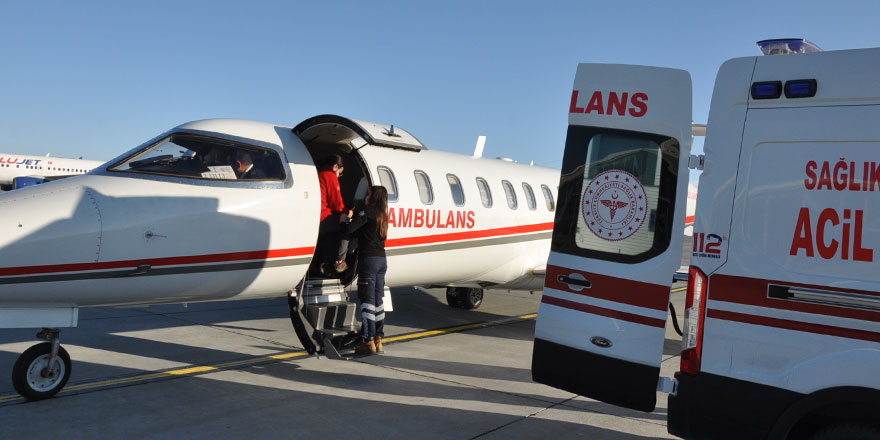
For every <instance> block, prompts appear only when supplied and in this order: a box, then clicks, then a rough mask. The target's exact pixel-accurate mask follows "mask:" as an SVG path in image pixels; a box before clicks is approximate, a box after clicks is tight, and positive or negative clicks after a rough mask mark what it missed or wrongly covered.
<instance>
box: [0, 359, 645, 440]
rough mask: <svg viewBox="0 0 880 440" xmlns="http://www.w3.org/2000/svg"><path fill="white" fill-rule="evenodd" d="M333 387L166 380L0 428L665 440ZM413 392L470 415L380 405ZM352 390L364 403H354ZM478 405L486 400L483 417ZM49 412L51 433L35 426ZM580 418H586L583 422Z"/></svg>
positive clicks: (27, 407) (10, 416)
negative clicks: (315, 389)
mask: <svg viewBox="0 0 880 440" xmlns="http://www.w3.org/2000/svg"><path fill="white" fill-rule="evenodd" d="M262 369H263V370H280V371H269V372H267V374H268V375H271V376H275V377H284V376H289V380H291V381H298V380H300V377H298V376H301V373H302V372H301V371H299V370H297V371H294V370H292V369H291V368H290V365H288V364H272V365H266V366H264V367H263V368H262ZM250 370H253V369H249V370H248V371H250ZM313 374H318V372H313ZM232 379H236V378H232ZM324 379H325V380H326V379H328V377H327V376H324ZM330 379H332V381H325V382H324V383H323V385H325V386H328V387H329V389H328V391H325V392H312V391H294V390H288V389H279V388H275V387H271V386H265V385H255V384H244V383H240V382H233V381H230V380H215V379H211V378H207V377H197V378H192V379H189V380H185V381H183V382H184V383H180V382H179V381H168V382H164V383H159V384H153V385H152V387H153V389H152V390H150V392H146V393H138V392H137V390H136V388H121V389H116V390H111V391H105V392H101V394H100V399H101V407H102V408H105V409H104V410H99V411H96V406H95V405H96V404H95V403H94V402H93V400H94V399H95V398H96V397H93V395H91V394H83V395H79V396H70V397H64V398H56V399H52V400H49V401H43V402H37V403H28V404H22V405H13V406H7V407H5V408H4V409H3V411H0V425H2V426H3V427H4V435H6V436H9V438H36V437H38V436H44V435H46V434H47V433H51V432H52V430H53V429H58V430H59V431H60V432H64V433H68V434H70V433H76V436H77V437H78V438H98V437H101V438H116V437H126V438H156V437H161V438H193V439H200V438H219V437H225V438H311V437H315V436H320V437H322V438H349V437H352V436H356V435H358V433H365V432H369V433H370V435H371V436H375V437H382V438H413V437H417V438H419V439H424V440H427V439H469V438H475V437H477V436H481V435H484V434H487V433H490V431H494V432H491V434H490V437H489V438H493V437H491V436H492V435H494V436H496V437H494V438H511V437H516V438H535V437H538V436H540V437H545V438H555V439H566V438H603V439H629V440H647V439H653V438H659V437H652V436H642V435H634V434H627V433H621V432H618V431H617V430H615V429H614V427H607V428H606V427H600V426H591V425H587V424H586V423H573V422H569V421H563V420H550V419H547V418H541V417H540V416H539V417H525V416H526V415H527V414H530V413H531V411H530V410H524V411H521V413H522V414H523V415H520V414H519V413H520V411H514V412H515V414H506V413H500V412H497V411H493V409H492V408H491V405H493V404H502V405H505V408H507V409H508V412H509V411H510V408H509V405H517V406H528V405H532V406H537V407H549V406H552V404H550V403H547V402H544V401H531V402H529V401H528V399H526V398H523V397H519V396H512V395H502V394H501V393H486V392H485V391H481V390H474V389H469V388H464V387H439V388H438V387H437V386H435V385H433V384H427V385H425V384H421V383H419V384H407V383H401V382H388V381H386V380H376V379H373V378H370V377H368V376H359V375H339V376H331V377H330ZM410 385H411V386H414V387H416V386H417V387H419V392H411V393H406V394H399V395H401V396H405V397H409V396H430V397H437V398H445V399H451V400H449V401H448V404H449V405H455V403H456V402H466V403H467V404H469V405H470V406H471V409H463V408H455V407H450V406H443V405H444V402H442V401H440V402H436V403H426V404H420V403H417V402H418V400H417V399H412V398H407V399H404V402H388V401H386V400H384V399H382V398H381V396H383V395H387V393H388V392H389V391H390V390H392V389H393V388H399V387H401V386H410ZM334 389H335V390H336V391H335V392H334V391H333V390H334ZM352 390H353V391H356V392H358V393H357V394H360V396H350V395H349V396H346V394H347V393H349V392H350V391H352ZM487 394H496V395H497V398H493V399H492V401H488V402H486V400H485V397H486V395H487ZM367 396H377V397H367ZM474 402H486V404H485V406H486V407H485V409H482V408H480V407H479V405H481V404H480V403H477V404H476V405H475V404H474ZM50 408H51V410H52V413H53V423H52V424H51V425H52V426H46V425H45V424H40V423H32V420H33V419H34V418H37V417H39V416H40V415H41V414H43V412H44V411H46V410H47V409H50ZM230 408H234V410H230ZM569 410H573V409H569ZM581 412H584V413H586V411H583V410H581ZM172 414H173V415H172ZM575 418H576V419H577V420H584V418H583V416H580V415H578V416H575ZM569 419H571V418H569ZM629 423H633V422H632V421H629ZM56 427H57V428H56Z"/></svg>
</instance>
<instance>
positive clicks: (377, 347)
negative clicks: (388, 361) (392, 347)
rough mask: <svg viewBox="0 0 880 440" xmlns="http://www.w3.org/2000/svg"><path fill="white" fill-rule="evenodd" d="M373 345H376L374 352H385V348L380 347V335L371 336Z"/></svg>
mask: <svg viewBox="0 0 880 440" xmlns="http://www.w3.org/2000/svg"><path fill="white" fill-rule="evenodd" d="M373 345H374V346H375V347H376V353H385V350H383V349H382V337H381V336H376V337H375V338H373Z"/></svg>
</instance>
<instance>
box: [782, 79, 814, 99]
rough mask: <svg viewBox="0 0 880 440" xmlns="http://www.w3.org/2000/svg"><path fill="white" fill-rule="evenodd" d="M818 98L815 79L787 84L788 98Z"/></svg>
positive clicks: (796, 80) (786, 93) (786, 95)
mask: <svg viewBox="0 0 880 440" xmlns="http://www.w3.org/2000/svg"><path fill="white" fill-rule="evenodd" d="M813 96H816V80H815V79H795V80H791V81H786V82H785V97H786V98H812V97H813Z"/></svg>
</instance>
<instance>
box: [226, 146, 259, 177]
mask: <svg viewBox="0 0 880 440" xmlns="http://www.w3.org/2000/svg"><path fill="white" fill-rule="evenodd" d="M232 169H233V170H235V175H236V176H238V178H239V179H265V178H266V173H265V172H263V170H261V169H260V168H258V167H256V166H254V160H253V158H252V157H251V154H250V153H249V152H248V151H247V150H238V151H237V152H236V153H235V162H233V163H232Z"/></svg>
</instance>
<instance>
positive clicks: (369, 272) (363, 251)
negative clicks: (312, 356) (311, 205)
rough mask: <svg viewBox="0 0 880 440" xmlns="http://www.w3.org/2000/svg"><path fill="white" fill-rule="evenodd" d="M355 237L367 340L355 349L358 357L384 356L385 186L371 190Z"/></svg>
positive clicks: (354, 226)
mask: <svg viewBox="0 0 880 440" xmlns="http://www.w3.org/2000/svg"><path fill="white" fill-rule="evenodd" d="M348 232H349V234H350V235H351V237H352V238H354V237H357V238H358V300H359V301H360V302H361V324H362V325H361V332H362V336H363V338H364V340H363V342H362V343H361V345H360V346H358V347H357V348H356V349H355V353H358V354H373V353H377V352H378V353H384V350H383V349H382V336H384V335H385V333H384V331H383V330H384V320H385V306H384V305H383V304H382V297H383V294H384V292H385V271H386V269H387V268H388V263H387V261H386V260H385V238H386V237H387V236H388V191H387V190H386V189H385V187H383V186H374V187H372V188H370V191H369V193H368V194H367V200H366V207H365V208H364V209H363V210H362V211H360V212H358V213H356V214H355V215H354V218H353V219H352V221H351V224H349V226H348Z"/></svg>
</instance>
